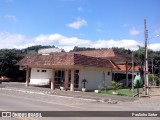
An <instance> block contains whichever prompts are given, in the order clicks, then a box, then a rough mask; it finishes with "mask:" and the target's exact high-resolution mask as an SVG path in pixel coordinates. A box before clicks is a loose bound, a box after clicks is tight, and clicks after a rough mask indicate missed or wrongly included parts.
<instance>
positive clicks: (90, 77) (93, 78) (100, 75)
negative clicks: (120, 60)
mask: <svg viewBox="0 0 160 120" xmlns="http://www.w3.org/2000/svg"><path fill="white" fill-rule="evenodd" d="M108 72H110V75H108ZM104 77H105V78H104ZM84 78H85V79H87V81H88V83H86V88H87V89H99V86H100V85H101V84H103V83H105V84H106V85H107V86H110V85H111V81H112V72H111V69H109V68H95V67H83V68H80V73H79V88H80V89H81V88H82V87H83V84H82V82H81V80H82V79H84Z"/></svg>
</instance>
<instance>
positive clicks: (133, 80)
mask: <svg viewBox="0 0 160 120" xmlns="http://www.w3.org/2000/svg"><path fill="white" fill-rule="evenodd" d="M132 92H134V60H133V52H132Z"/></svg>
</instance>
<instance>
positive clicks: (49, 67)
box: [17, 53, 112, 91]
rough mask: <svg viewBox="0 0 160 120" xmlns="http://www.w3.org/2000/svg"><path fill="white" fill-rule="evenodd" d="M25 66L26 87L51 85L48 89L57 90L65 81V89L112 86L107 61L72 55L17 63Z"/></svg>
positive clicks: (41, 56)
mask: <svg viewBox="0 0 160 120" xmlns="http://www.w3.org/2000/svg"><path fill="white" fill-rule="evenodd" d="M17 65H20V66H25V67H26V86H28V85H29V84H34V85H44V84H49V83H51V89H55V88H58V87H59V86H60V84H61V81H62V80H63V81H65V83H68V84H67V87H68V89H69V88H70V90H71V91H74V89H81V88H83V84H82V80H83V79H86V80H87V81H88V82H87V83H86V88H87V89H98V88H99V86H100V85H101V84H106V85H111V81H112V65H111V64H110V62H109V61H108V60H106V59H102V58H95V57H89V56H85V55H80V54H75V53H55V54H52V55H37V56H28V57H25V58H24V59H22V60H21V61H19V62H18V63H17Z"/></svg>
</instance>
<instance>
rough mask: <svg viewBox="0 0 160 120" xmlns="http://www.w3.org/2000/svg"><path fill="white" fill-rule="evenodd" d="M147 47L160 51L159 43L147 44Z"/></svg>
mask: <svg viewBox="0 0 160 120" xmlns="http://www.w3.org/2000/svg"><path fill="white" fill-rule="evenodd" d="M149 48H150V49H152V50H154V51H160V43H153V44H150V45H149Z"/></svg>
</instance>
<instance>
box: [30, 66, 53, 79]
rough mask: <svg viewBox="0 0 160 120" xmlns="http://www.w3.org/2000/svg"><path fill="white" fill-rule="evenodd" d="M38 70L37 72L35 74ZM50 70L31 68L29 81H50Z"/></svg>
mask: <svg viewBox="0 0 160 120" xmlns="http://www.w3.org/2000/svg"><path fill="white" fill-rule="evenodd" d="M37 70H39V72H37ZM42 70H46V72H42ZM51 76H52V69H45V68H32V69H31V76H30V78H31V79H51Z"/></svg>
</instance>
